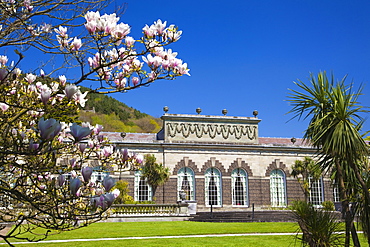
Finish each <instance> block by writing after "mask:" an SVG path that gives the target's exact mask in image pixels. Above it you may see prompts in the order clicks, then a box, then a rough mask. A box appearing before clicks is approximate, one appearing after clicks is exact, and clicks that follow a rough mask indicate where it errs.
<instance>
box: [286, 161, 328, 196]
mask: <svg viewBox="0 0 370 247" xmlns="http://www.w3.org/2000/svg"><path fill="white" fill-rule="evenodd" d="M291 174H292V176H293V177H295V178H297V180H298V183H299V184H300V185H301V188H302V190H303V193H304V199H305V201H306V202H308V198H309V195H310V179H313V180H318V179H320V177H321V174H322V171H321V169H320V167H319V166H318V165H317V164H316V162H315V161H314V160H313V159H312V158H310V157H304V159H303V160H296V161H295V162H294V165H293V166H292V173H291Z"/></svg>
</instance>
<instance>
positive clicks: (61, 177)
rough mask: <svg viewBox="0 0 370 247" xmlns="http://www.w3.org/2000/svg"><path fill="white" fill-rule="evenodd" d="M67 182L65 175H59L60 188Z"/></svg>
mask: <svg viewBox="0 0 370 247" xmlns="http://www.w3.org/2000/svg"><path fill="white" fill-rule="evenodd" d="M65 181H66V177H65V176H64V175H59V177H58V185H59V187H62V186H63V185H64V182H65Z"/></svg>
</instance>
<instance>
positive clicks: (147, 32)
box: [143, 25, 156, 38]
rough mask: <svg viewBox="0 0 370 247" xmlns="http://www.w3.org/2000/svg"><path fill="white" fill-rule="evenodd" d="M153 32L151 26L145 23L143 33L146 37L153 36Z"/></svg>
mask: <svg viewBox="0 0 370 247" xmlns="http://www.w3.org/2000/svg"><path fill="white" fill-rule="evenodd" d="M155 32H156V31H155V30H154V28H153V27H152V26H151V27H149V26H148V25H145V27H143V33H144V36H145V37H146V38H153V37H154V36H155Z"/></svg>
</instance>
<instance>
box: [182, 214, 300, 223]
mask: <svg viewBox="0 0 370 247" xmlns="http://www.w3.org/2000/svg"><path fill="white" fill-rule="evenodd" d="M189 220H191V221H208V222H251V221H258V222H291V221H294V220H293V218H292V216H291V214H290V211H256V212H254V213H253V212H239V211H236V212H212V213H211V212H198V213H197V214H196V215H194V217H193V218H191V219H189Z"/></svg>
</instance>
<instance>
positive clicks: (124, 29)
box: [112, 23, 131, 39]
mask: <svg viewBox="0 0 370 247" xmlns="http://www.w3.org/2000/svg"><path fill="white" fill-rule="evenodd" d="M130 29H131V28H130V26H129V25H128V24H125V23H120V24H118V25H116V26H115V29H114V31H113V33H112V36H113V38H116V39H123V38H125V37H126V36H127V35H128V34H129V33H130Z"/></svg>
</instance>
